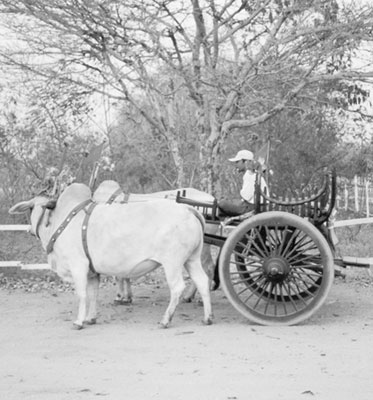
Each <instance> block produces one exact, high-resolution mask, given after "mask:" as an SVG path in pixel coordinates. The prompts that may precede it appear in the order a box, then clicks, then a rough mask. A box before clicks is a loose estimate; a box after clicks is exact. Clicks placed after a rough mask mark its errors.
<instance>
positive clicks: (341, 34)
mask: <svg viewBox="0 0 373 400" xmlns="http://www.w3.org/2000/svg"><path fill="white" fill-rule="evenodd" d="M346 4H347V5H346ZM346 4H342V2H340V1H336V0H314V1H312V0H241V1H235V0H221V1H218V0H209V1H200V0H162V1H160V0H128V1H125V2H123V1H119V0H49V1H48V2H46V1H44V0H0V12H1V13H2V14H3V20H4V21H5V20H7V27H8V28H7V29H12V30H13V31H14V32H16V38H17V43H18V44H19V46H18V48H17V49H15V46H14V42H11V43H10V44H11V45H10V46H8V48H5V47H6V46H5V47H4V46H3V49H2V51H1V54H0V56H1V59H0V60H1V62H2V63H4V64H7V65H12V66H18V67H20V68H23V69H24V70H27V71H29V72H33V73H35V74H36V75H39V76H40V77H43V78H45V79H48V80H52V79H53V80H59V81H60V82H64V83H66V82H69V83H70V84H73V85H78V86H80V87H81V88H84V89H85V90H86V91H87V92H99V93H102V94H104V95H106V96H109V97H111V98H112V99H115V100H116V101H118V100H119V101H123V102H125V103H129V104H131V106H132V107H133V108H135V109H137V110H138V112H139V113H140V114H141V115H142V116H143V118H144V119H145V120H146V121H147V122H148V124H149V125H150V126H151V127H152V128H151V129H153V130H155V131H156V132H157V134H158V135H162V137H163V138H164V139H165V140H166V142H167V144H168V151H169V152H170V154H171V155H172V159H173V162H174V164H175V168H176V170H177V177H178V179H177V182H176V184H177V185H183V184H185V183H186V176H185V175H186V174H185V166H184V163H183V155H182V151H181V146H180V143H181V140H182V137H183V135H181V124H180V108H179V104H180V103H179V101H178V99H179V96H181V95H183V96H187V97H188V99H189V101H190V102H191V103H192V104H193V107H194V109H195V126H194V127H193V128H194V129H197V130H198V137H199V157H200V165H201V187H202V188H204V189H206V190H208V191H211V192H213V191H214V184H215V182H216V181H217V176H218V174H219V172H220V167H219V165H220V162H221V160H220V158H221V152H222V149H224V144H225V142H226V140H227V138H228V137H231V136H232V135H234V134H235V132H236V131H242V129H246V130H247V132H248V140H249V139H250V135H251V133H252V129H253V127H255V126H257V125H258V124H261V123H263V122H265V121H267V120H269V119H270V118H271V117H273V116H274V115H276V114H278V113H279V112H281V111H283V110H284V109H286V108H287V107H289V106H290V107H291V106H293V105H294V99H295V98H297V97H298V98H301V97H302V96H304V97H305V98H310V97H311V100H312V97H313V98H314V100H315V101H318V100H319V98H318V96H315V93H318V92H319V89H321V90H322V89H324V88H325V87H326V84H328V85H331V83H332V85H331V87H333V84H334V83H338V82H354V81H364V80H367V79H369V78H371V77H372V76H373V71H372V70H371V69H368V67H367V65H365V64H363V63H358V64H356V63H353V62H352V58H353V56H354V54H355V53H354V52H355V50H357V49H359V48H361V46H362V45H364V44H366V43H369V42H370V41H371V40H372V39H373V37H372V29H371V21H372V17H373V9H372V7H371V6H359V7H358V6H357V5H349V3H347V2H346ZM5 44H7V42H5ZM8 44H9V42H8ZM366 48H368V47H367V46H365V49H366ZM144 99H146V101H147V106H146V107H144Z"/></svg>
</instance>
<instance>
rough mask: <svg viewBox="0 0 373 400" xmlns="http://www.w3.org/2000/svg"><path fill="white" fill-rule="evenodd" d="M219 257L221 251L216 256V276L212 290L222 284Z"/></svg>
mask: <svg viewBox="0 0 373 400" xmlns="http://www.w3.org/2000/svg"><path fill="white" fill-rule="evenodd" d="M219 259H220V251H219V254H218V256H217V258H216V262H215V268H214V277H213V278H212V283H213V284H212V290H217V289H219V286H220V275H219Z"/></svg>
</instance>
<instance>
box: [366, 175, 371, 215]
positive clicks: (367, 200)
mask: <svg viewBox="0 0 373 400" xmlns="http://www.w3.org/2000/svg"><path fill="white" fill-rule="evenodd" d="M365 204H366V214H367V218H369V214H370V213H369V180H368V179H366V180H365Z"/></svg>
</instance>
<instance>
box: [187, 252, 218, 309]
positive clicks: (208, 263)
mask: <svg viewBox="0 0 373 400" xmlns="http://www.w3.org/2000/svg"><path fill="white" fill-rule="evenodd" d="M201 263H202V267H203V269H204V271H205V272H206V274H207V276H208V278H209V282H210V283H209V285H210V287H212V278H213V275H214V268H215V263H214V260H213V258H212V255H211V246H210V245H208V244H204V245H203V248H202V254H201ZM196 292H197V287H196V285H195V284H194V282H193V281H192V283H191V284H190V286H189V287H188V288H187V289H186V290H185V292H184V294H183V301H184V302H186V303H190V302H191V301H192V300H193V299H194V297H195V295H196Z"/></svg>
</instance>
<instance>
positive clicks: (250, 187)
mask: <svg viewBox="0 0 373 400" xmlns="http://www.w3.org/2000/svg"><path fill="white" fill-rule="evenodd" d="M255 176H256V174H250V173H248V172H246V173H245V175H244V176H243V184H242V189H241V191H240V195H241V197H242V199H243V200H245V201H247V202H248V203H253V202H254V193H255Z"/></svg>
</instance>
